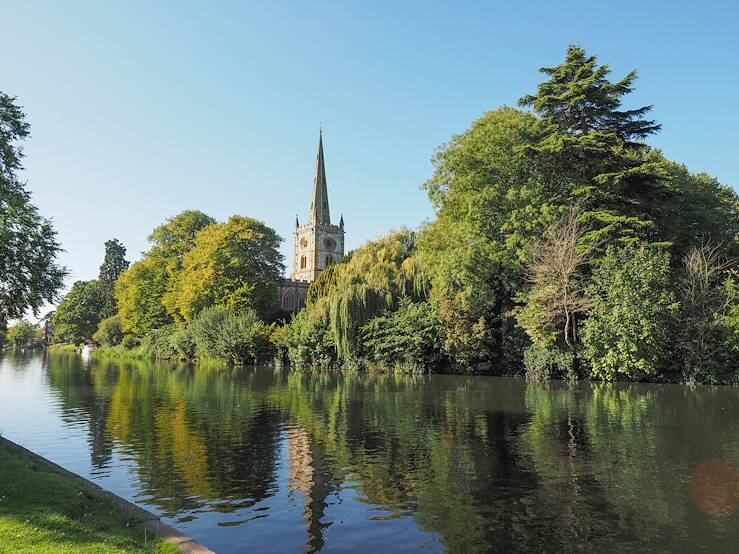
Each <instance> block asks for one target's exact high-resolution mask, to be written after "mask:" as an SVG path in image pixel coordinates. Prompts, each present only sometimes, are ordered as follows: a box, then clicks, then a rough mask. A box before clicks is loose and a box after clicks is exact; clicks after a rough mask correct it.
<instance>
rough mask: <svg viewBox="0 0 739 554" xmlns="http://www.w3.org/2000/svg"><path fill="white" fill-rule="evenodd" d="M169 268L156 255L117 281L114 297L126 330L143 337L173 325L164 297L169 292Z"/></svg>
mask: <svg viewBox="0 0 739 554" xmlns="http://www.w3.org/2000/svg"><path fill="white" fill-rule="evenodd" d="M168 277H169V276H168V274H167V267H166V265H165V264H164V263H163V262H162V259H161V258H159V257H157V256H152V255H147V256H145V257H144V259H143V260H140V261H138V262H136V263H135V264H133V265H132V266H131V267H130V268H128V269H127V270H126V271H124V272H123V273H122V274H121V276H120V277H119V278H118V281H117V282H116V287H115V296H116V300H117V302H118V315H119V316H120V318H121V324H122V325H123V330H124V332H126V333H131V334H133V335H137V336H143V335H145V334H146V333H148V332H149V331H151V330H152V329H158V328H159V327H162V326H164V325H167V324H169V323H171V322H172V316H170V315H169V314H168V313H167V310H166V309H165V307H164V305H163V304H162V298H163V297H164V294H165V293H166V292H167V285H168Z"/></svg>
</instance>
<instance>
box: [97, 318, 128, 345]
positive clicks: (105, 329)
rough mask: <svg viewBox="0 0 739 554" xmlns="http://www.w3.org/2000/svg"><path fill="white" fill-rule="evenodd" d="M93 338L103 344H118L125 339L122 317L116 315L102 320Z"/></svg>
mask: <svg viewBox="0 0 739 554" xmlns="http://www.w3.org/2000/svg"><path fill="white" fill-rule="evenodd" d="M92 339H93V340H94V341H95V342H97V343H98V344H102V345H103V346H116V345H118V344H120V343H121V341H122V340H123V326H122V325H121V319H120V318H119V317H118V316H117V315H114V316H112V317H109V318H107V319H104V320H102V321H101V322H100V325H99V326H98V329H97V331H95V333H94V334H93V335H92Z"/></svg>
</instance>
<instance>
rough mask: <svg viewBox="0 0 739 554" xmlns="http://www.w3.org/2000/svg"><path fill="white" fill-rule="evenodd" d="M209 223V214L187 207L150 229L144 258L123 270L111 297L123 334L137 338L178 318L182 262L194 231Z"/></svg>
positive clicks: (179, 318) (212, 220)
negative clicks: (178, 283) (114, 303)
mask: <svg viewBox="0 0 739 554" xmlns="http://www.w3.org/2000/svg"><path fill="white" fill-rule="evenodd" d="M213 223H215V220H214V219H213V218H211V217H210V216H208V215H206V214H204V213H202V212H199V211H195V210H187V211H184V212H182V213H180V214H178V215H176V216H174V217H172V218H170V219H168V220H167V222H166V223H165V224H163V225H160V226H159V227H157V228H156V229H154V231H153V232H152V234H151V235H150V236H149V241H150V242H151V243H152V247H151V249H150V250H149V251H148V252H147V253H146V254H145V255H144V259H143V260H141V261H139V262H136V263H135V264H133V265H132V266H131V267H130V268H129V269H128V270H127V271H125V272H123V273H122V274H121V275H120V277H119V279H118V281H117V283H116V290H115V296H116V299H117V302H118V310H119V313H120V316H121V324H122V325H123V329H124V331H125V332H126V333H131V334H133V335H136V336H139V337H141V336H143V335H145V334H146V333H148V332H149V331H151V330H152V329H158V328H161V327H163V326H164V325H168V324H170V323H172V322H173V321H174V320H175V319H178V320H182V316H181V315H180V314H179V312H178V310H177V306H176V298H177V294H178V290H177V287H176V281H177V277H178V275H179V273H180V271H181V270H182V261H183V259H184V257H185V255H186V254H187V252H189V251H190V250H191V249H192V247H193V246H194V244H195V236H196V235H197V233H198V232H199V231H200V230H202V229H204V228H205V227H207V226H208V225H211V224H213Z"/></svg>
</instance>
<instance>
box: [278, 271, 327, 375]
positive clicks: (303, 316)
mask: <svg viewBox="0 0 739 554" xmlns="http://www.w3.org/2000/svg"><path fill="white" fill-rule="evenodd" d="M331 267H333V266H331ZM324 273H325V272H324ZM321 275H323V274H321ZM316 282H318V281H316ZM273 341H274V343H275V345H276V346H277V349H278V351H279V352H280V353H281V356H280V359H282V358H284V357H287V359H288V360H289V361H290V365H291V367H292V368H294V369H298V370H304V369H332V368H337V367H338V365H339V364H338V357H337V353H336V350H337V349H336V341H335V338H334V335H333V333H332V332H331V330H330V329H329V326H328V322H327V321H326V320H325V319H324V318H323V317H322V316H321V315H317V314H314V313H312V312H311V311H309V310H303V311H301V312H300V313H298V314H297V315H296V316H295V317H294V318H293V319H292V321H291V322H290V324H289V325H285V326H283V327H281V328H279V330H278V332H276V333H275V334H274V335H273Z"/></svg>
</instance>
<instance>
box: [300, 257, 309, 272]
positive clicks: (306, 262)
mask: <svg viewBox="0 0 739 554" xmlns="http://www.w3.org/2000/svg"><path fill="white" fill-rule="evenodd" d="M307 264H308V260H306V258H305V256H301V257H300V269H305V266H306V265H307Z"/></svg>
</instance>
